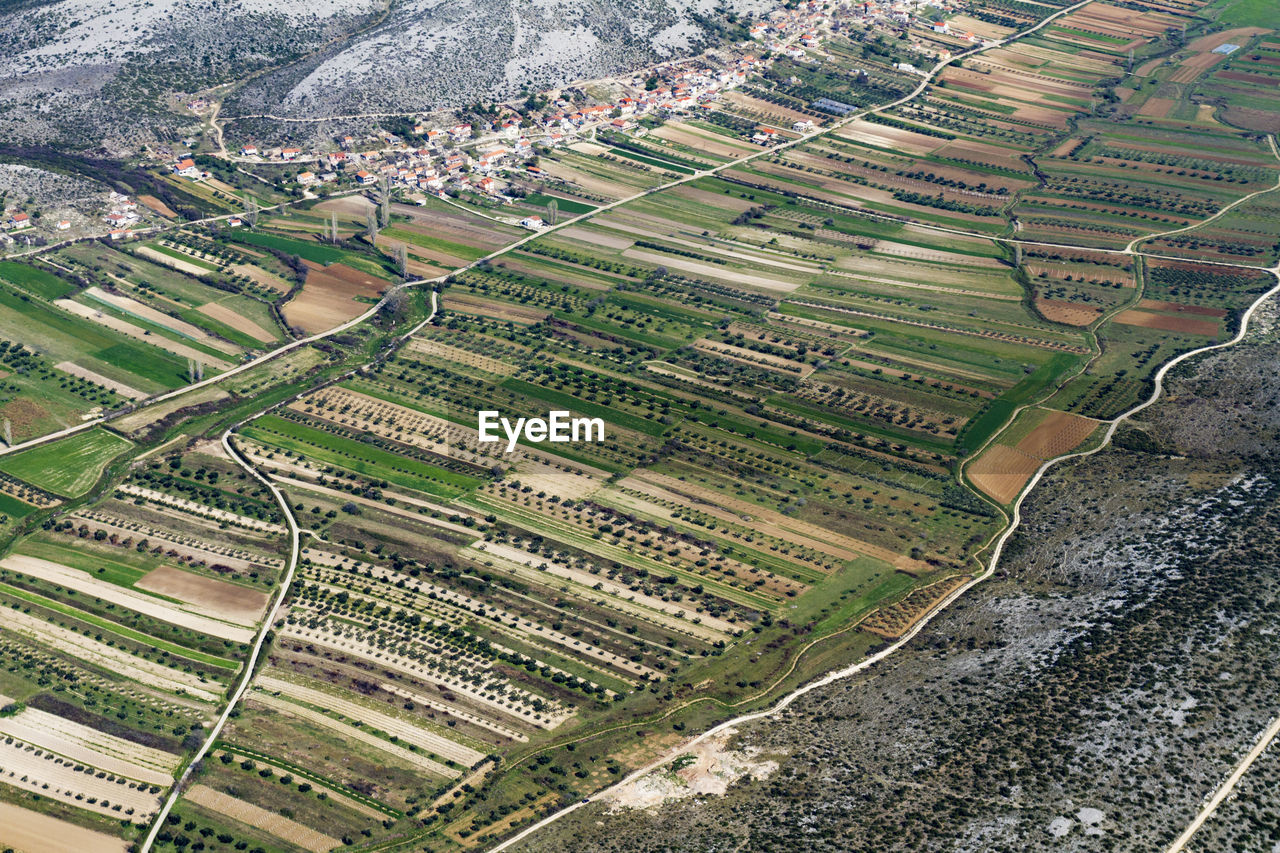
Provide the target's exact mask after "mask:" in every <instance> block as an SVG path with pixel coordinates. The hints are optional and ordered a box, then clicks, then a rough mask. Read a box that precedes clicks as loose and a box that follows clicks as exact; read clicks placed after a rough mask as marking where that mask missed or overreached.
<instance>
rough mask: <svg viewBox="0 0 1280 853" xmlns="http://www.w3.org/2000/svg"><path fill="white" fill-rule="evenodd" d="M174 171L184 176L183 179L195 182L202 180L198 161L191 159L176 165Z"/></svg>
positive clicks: (180, 161)
mask: <svg viewBox="0 0 1280 853" xmlns="http://www.w3.org/2000/svg"><path fill="white" fill-rule="evenodd" d="M173 171H174V172H175V173H177V174H179V175H182V177H184V178H190V179H191V180H193V181H195V180H199V179H200V167H199V166H197V165H196V161H195V160H192V159H191V158H190V157H187V158H185V159H183V160H179V161H178V162H177V163H174V164H173Z"/></svg>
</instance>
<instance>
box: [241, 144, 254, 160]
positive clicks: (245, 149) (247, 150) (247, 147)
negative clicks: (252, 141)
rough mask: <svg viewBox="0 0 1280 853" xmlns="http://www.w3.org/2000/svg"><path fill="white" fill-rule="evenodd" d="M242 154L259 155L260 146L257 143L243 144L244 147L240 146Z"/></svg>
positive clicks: (246, 155) (245, 155)
mask: <svg viewBox="0 0 1280 853" xmlns="http://www.w3.org/2000/svg"><path fill="white" fill-rule="evenodd" d="M240 154H241V156H243V157H257V156H258V146H256V145H245V146H242V147H241V148H240Z"/></svg>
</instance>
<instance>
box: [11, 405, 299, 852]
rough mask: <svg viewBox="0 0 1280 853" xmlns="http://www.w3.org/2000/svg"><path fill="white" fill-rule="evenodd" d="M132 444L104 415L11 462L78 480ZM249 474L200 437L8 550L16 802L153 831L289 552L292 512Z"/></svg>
mask: <svg viewBox="0 0 1280 853" xmlns="http://www.w3.org/2000/svg"><path fill="white" fill-rule="evenodd" d="M129 446H130V445H129V443H128V442H127V441H125V440H124V439H122V438H119V437H117V436H114V435H112V434H110V433H107V432H105V431H101V430H97V431H92V432H87V433H81V434H80V435H77V436H74V437H72V438H70V439H66V440H64V441H62V442H57V443H54V444H50V445H46V446H44V447H40V448H36V449H35V450H31V451H26V452H25V453H21V454H17V455H14V456H12V457H3V460H4V463H5V466H6V468H5V470H6V474H9V475H11V476H21V477H24V478H26V479H30V480H35V481H37V482H42V483H44V484H45V485H46V486H47V487H48V488H49V490H50V491H55V492H59V493H62V494H68V495H71V494H74V493H75V492H76V490H77V489H79V488H81V487H82V485H83V483H84V482H86V480H88V482H89V485H92V482H93V481H95V480H96V479H97V475H98V473H99V472H100V468H101V466H102V464H104V462H105V461H109V459H110V458H111V457H112V456H114V455H118V454H120V453H121V452H124V451H125V450H127V449H128V448H129ZM37 453H45V455H46V458H45V459H44V460H43V461H41V460H37V459H36V458H35V457H34V455H33V454H37ZM59 460H61V461H59ZM95 460H96V461H95ZM95 465H96V468H95ZM32 466H35V467H32ZM29 469H30V470H29ZM31 471H37V472H38V474H39V475H40V476H35V475H32V473H31ZM63 472H66V473H63ZM84 472H88V474H87V476H86V474H85V473H84ZM247 477H248V475H246V474H245V472H244V471H243V470H242V469H240V468H239V467H238V466H236V465H234V464H233V463H232V462H231V461H230V460H229V459H227V458H226V456H225V455H223V453H222V452H221V450H220V448H218V447H217V446H216V445H213V444H210V443H206V444H202V445H200V446H199V447H194V446H193V447H192V448H190V449H189V450H187V451H185V452H178V453H173V454H170V455H169V456H167V457H166V458H164V459H160V458H157V459H155V460H153V461H151V462H149V463H146V464H145V465H142V466H140V467H135V468H133V470H132V472H131V473H129V474H127V475H125V476H123V477H122V478H120V479H119V481H118V483H117V485H116V486H115V487H114V488H113V489H110V490H108V491H107V492H106V493H105V494H104V495H102V496H101V497H100V498H99V499H98V500H97V501H96V502H94V503H93V504H91V505H84V506H80V507H79V508H77V509H73V510H70V511H68V512H65V513H63V514H61V515H59V516H58V517H57V518H56V519H50V520H47V521H46V522H45V523H44V524H43V525H42V526H40V527H38V528H36V529H35V531H34V532H31V533H28V534H27V535H26V536H24V537H22V538H21V539H19V540H18V541H17V542H15V543H12V544H11V546H10V547H9V548H8V549H7V551H6V553H5V556H3V558H0V606H3V607H4V608H5V612H6V614H8V615H6V617H5V628H4V631H3V632H2V633H0V643H2V644H3V647H4V651H5V655H4V657H5V668H4V671H3V672H0V693H3V694H4V698H3V699H2V700H0V704H3V705H4V708H5V711H4V712H3V713H0V733H2V734H3V735H4V747H3V749H4V751H5V754H4V756H3V757H2V758H0V779H2V780H3V781H4V782H5V783H6V788H5V801H6V804H7V805H6V807H10V805H9V804H11V805H12V806H17V807H22V808H27V809H35V810H37V811H40V812H43V813H45V814H47V815H49V816H51V817H56V818H59V819H62V820H67V821H70V822H72V823H74V824H76V825H77V826H79V827H82V828H83V831H85V832H97V833H105V834H107V835H110V836H114V837H122V838H124V839H125V840H128V839H131V838H136V837H137V835H138V833H140V832H141V831H143V830H144V829H145V827H146V826H147V824H148V823H149V822H150V820H151V818H152V816H153V815H154V814H155V812H156V810H157V809H158V808H159V806H160V803H161V801H162V797H163V794H164V792H165V791H166V790H167V789H168V788H169V786H170V785H172V783H173V780H174V779H175V778H176V775H177V774H178V773H179V772H180V771H181V769H182V767H183V766H184V762H185V760H186V757H187V755H188V754H189V752H190V750H192V749H194V748H195V747H196V746H198V745H199V744H200V742H201V741H202V740H203V736H204V735H203V733H204V732H205V731H206V730H207V728H208V726H209V725H210V724H211V723H212V721H213V718H214V717H215V716H216V714H217V712H218V710H219V708H220V704H221V703H222V702H223V701H225V697H226V691H227V690H228V688H229V686H230V685H231V684H232V683H233V681H234V680H235V678H236V677H237V675H238V672H239V670H240V668H241V666H242V665H243V658H244V655H245V653H246V650H247V649H248V644H249V642H250V641H251V640H252V638H253V636H254V633H255V630H256V626H257V624H258V622H259V621H260V620H261V619H262V618H263V615H264V613H265V610H266V606H267V603H268V600H269V598H270V596H271V595H272V593H273V591H274V587H275V585H276V583H277V581H278V578H279V576H280V572H281V570H282V569H283V566H284V554H283V553H282V547H283V546H282V544H281V542H280V541H279V535H278V533H279V531H280V530H281V529H282V528H281V527H280V517H279V510H278V508H277V507H275V506H274V504H273V503H272V502H271V501H270V498H269V496H267V499H266V500H265V501H264V499H263V498H264V495H265V490H263V489H262V487H261V485H260V484H258V483H257V482H256V481H252V480H249V479H247ZM42 478H43V479H42ZM67 483H71V484H73V485H71V486H64V484H67ZM286 550H287V549H286ZM104 849H105V848H104Z"/></svg>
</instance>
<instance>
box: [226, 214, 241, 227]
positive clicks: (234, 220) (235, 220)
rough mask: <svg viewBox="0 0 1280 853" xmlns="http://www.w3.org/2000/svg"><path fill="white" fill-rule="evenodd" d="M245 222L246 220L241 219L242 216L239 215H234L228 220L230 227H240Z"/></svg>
mask: <svg viewBox="0 0 1280 853" xmlns="http://www.w3.org/2000/svg"><path fill="white" fill-rule="evenodd" d="M243 224H244V221H243V220H242V219H240V217H238V216H233V217H231V218H230V219H228V220H227V227H228V228H239V227H240V226H241V225H243Z"/></svg>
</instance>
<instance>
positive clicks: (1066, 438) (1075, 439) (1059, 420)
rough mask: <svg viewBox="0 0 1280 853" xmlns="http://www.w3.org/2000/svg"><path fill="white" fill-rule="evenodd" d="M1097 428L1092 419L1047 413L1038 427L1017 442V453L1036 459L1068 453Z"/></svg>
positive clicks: (1063, 413)
mask: <svg viewBox="0 0 1280 853" xmlns="http://www.w3.org/2000/svg"><path fill="white" fill-rule="evenodd" d="M1097 428H1098V422H1097V421H1095V420H1093V419H1092V418H1085V417H1081V416H1080V415H1072V414H1068V413H1067V412H1057V411H1053V412H1049V414H1048V415H1047V416H1046V417H1045V419H1044V420H1043V421H1041V422H1040V425H1039V426H1037V427H1036V428H1035V429H1033V430H1031V432H1030V433H1028V434H1027V436H1026V437H1025V438H1023V439H1022V440H1021V441H1019V442H1018V451H1019V452H1020V453H1025V454H1027V455H1028V456H1035V457H1036V458H1038V459H1052V458H1053V457H1054V456H1059V455H1061V454H1063V453H1070V452H1071V451H1072V450H1075V449H1076V448H1077V447H1079V446H1080V444H1081V442H1083V441H1084V440H1085V439H1086V438H1088V437H1089V436H1090V435H1092V434H1093V431H1094V430H1095V429H1097Z"/></svg>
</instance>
